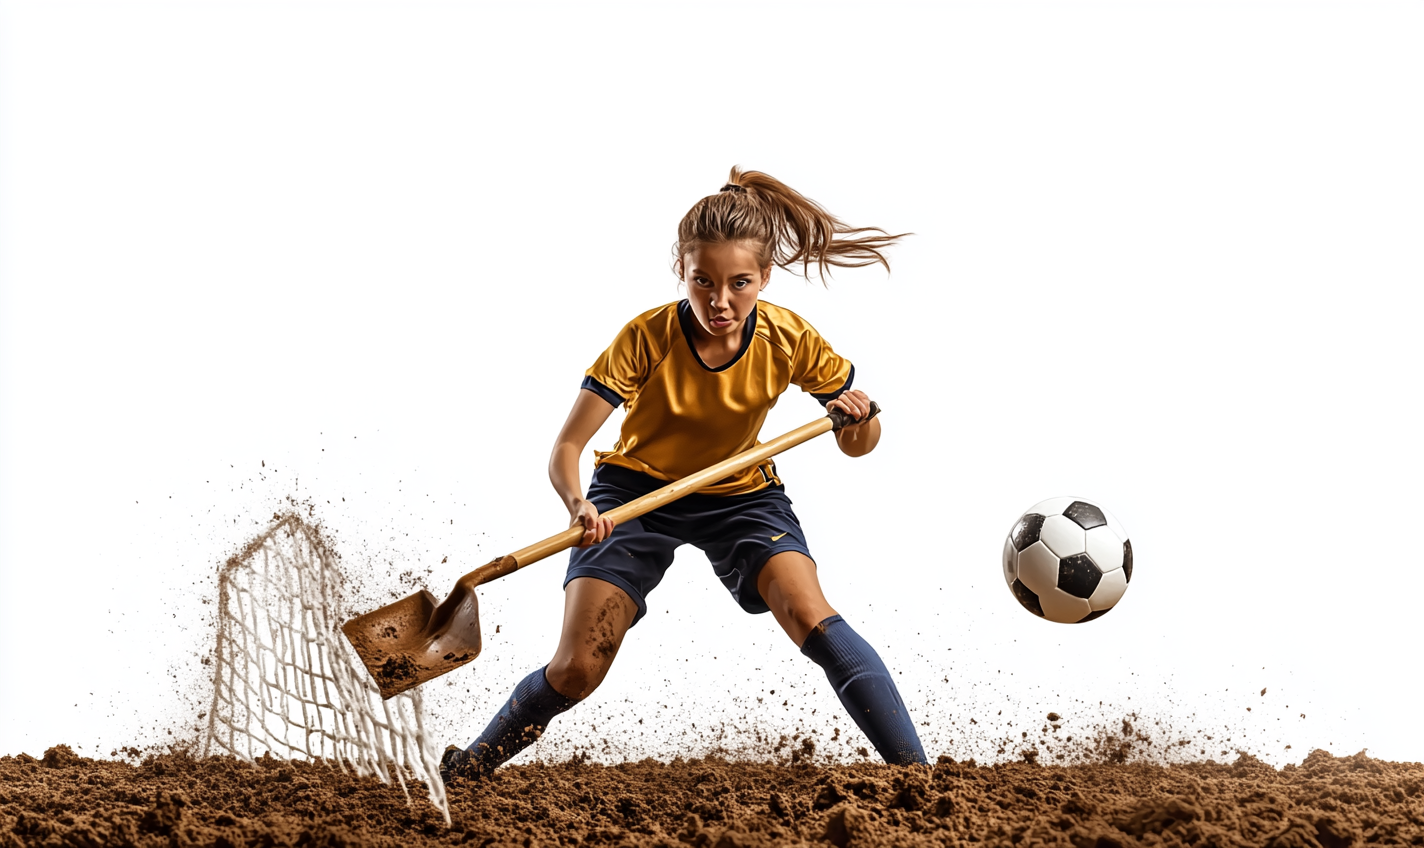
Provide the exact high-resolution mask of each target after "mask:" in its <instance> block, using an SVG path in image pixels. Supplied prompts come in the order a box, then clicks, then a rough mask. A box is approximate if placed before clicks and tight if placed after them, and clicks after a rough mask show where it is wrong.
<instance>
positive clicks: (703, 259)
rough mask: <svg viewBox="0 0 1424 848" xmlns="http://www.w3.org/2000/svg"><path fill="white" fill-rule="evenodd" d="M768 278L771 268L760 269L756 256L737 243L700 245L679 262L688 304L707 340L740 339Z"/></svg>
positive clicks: (769, 266) (768, 266)
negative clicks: (721, 337)
mask: <svg viewBox="0 0 1424 848" xmlns="http://www.w3.org/2000/svg"><path fill="white" fill-rule="evenodd" d="M770 276H771V265H769V264H768V265H767V266H766V267H764V268H763V267H760V266H759V265H758V264H757V255H756V253H754V252H752V251H750V250H747V249H746V248H745V247H743V246H742V245H741V244H739V243H736V242H728V243H726V244H707V245H702V246H700V247H698V248H697V249H696V250H693V251H692V252H691V253H689V254H687V255H686V256H684V257H683V258H682V281H683V283H685V284H686V285H687V301H688V303H689V304H691V305H692V314H693V315H695V316H697V324H698V326H699V327H700V328H701V329H702V331H703V332H704V333H706V334H708V335H710V336H732V337H734V338H741V333H742V327H743V326H744V325H745V324H746V320H747V318H748V316H750V315H751V314H752V309H754V308H755V307H756V302H757V296H758V295H759V294H761V290H762V289H764V288H766V284H767V280H768V278H769V277H770Z"/></svg>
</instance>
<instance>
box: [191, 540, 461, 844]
mask: <svg viewBox="0 0 1424 848" xmlns="http://www.w3.org/2000/svg"><path fill="white" fill-rule="evenodd" d="M342 589H343V586H342V576H341V571H340V569H339V568H337V566H336V561H335V557H334V556H332V554H331V551H330V549H329V548H328V547H327V545H326V543H325V541H324V540H323V539H322V537H321V535H320V534H319V533H318V532H317V531H316V529H315V528H313V527H311V526H310V525H308V524H306V523H305V522H304V521H302V520H301V518H299V517H298V516H296V515H286V516H277V517H276V520H275V522H274V523H273V525H272V527H271V528H269V529H268V530H267V532H266V533H264V534H262V535H261V536H258V537H257V538H256V539H253V540H252V542H251V543H249V544H248V545H247V547H246V548H244V549H243V551H242V552H241V553H240V554H238V555H237V556H235V557H233V558H232V559H230V560H228V562H227V564H226V565H224V566H223V568H222V571H221V572H220V574H219V577H218V628H217V645H216V650H215V651H214V655H213V665H214V674H213V703H212V707H211V709H210V710H209V711H208V729H207V735H206V738H205V740H204V742H203V755H204V756H207V755H208V754H210V753H211V754H222V753H226V754H231V755H233V756H235V757H240V758H242V759H244V760H248V761H251V760H253V759H254V758H256V757H259V756H262V755H263V754H271V755H272V756H274V757H280V758H282V759H305V760H318V761H320V762H323V763H326V764H328V765H330V766H332V767H333V768H339V769H341V770H342V771H343V772H345V771H352V772H355V773H356V774H358V775H362V776H368V777H377V778H379V779H380V780H382V781H385V782H386V783H391V782H395V783H398V784H399V785H400V787H401V789H402V791H404V792H405V795H406V800H407V801H409V800H410V788H409V786H408V781H420V782H422V783H424V784H425V787H426V790H427V792H428V794H429V796H430V802H431V803H432V804H434V805H435V807H436V808H438V809H439V810H440V812H441V813H442V814H443V815H444V817H445V822H446V823H447V824H448V823H449V822H450V809H449V805H448V804H447V802H446V798H445V785H444V783H443V782H442V781H441V779H440V771H439V757H438V755H437V754H436V752H435V749H434V746H433V743H432V742H431V740H430V739H429V738H428V737H427V735H426V733H425V715H424V709H423V707H422V704H421V700H420V690H419V689H416V690H412V691H411V692H407V693H404V694H401V695H397V696H396V697H394V698H391V699H390V700H388V701H383V700H381V696H380V692H379V690H378V689H377V688H376V685H375V682H374V681H372V680H371V677H370V675H369V674H367V672H366V669H365V667H364V666H362V664H361V661H360V659H359V658H358V657H356V656H355V653H354V651H353V650H352V649H351V646H350V645H349V644H348V643H347V641H346V639H345V637H344V636H342V635H341V633H340V630H339V628H340V625H341V622H342V621H345V620H346V618H347V612H348V611H347V610H346V609H345V608H344V606H343V603H342Z"/></svg>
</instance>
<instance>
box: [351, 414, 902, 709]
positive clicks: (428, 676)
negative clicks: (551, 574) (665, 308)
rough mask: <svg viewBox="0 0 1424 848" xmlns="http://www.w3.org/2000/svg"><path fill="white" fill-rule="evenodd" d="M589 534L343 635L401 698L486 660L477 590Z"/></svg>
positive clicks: (835, 425)
mask: <svg viewBox="0 0 1424 848" xmlns="http://www.w3.org/2000/svg"><path fill="white" fill-rule="evenodd" d="M878 412H880V407H879V405H877V404H876V403H874V402H871V404H870V414H869V415H868V416H866V417H865V420H866V421H869V420H870V419H871V418H874V417H875V415H876V414H877V413H878ZM853 423H856V421H855V419H853V418H851V417H850V416H849V415H847V414H845V413H844V412H840V411H835V412H832V413H830V414H829V415H827V416H825V417H824V418H818V419H816V420H815V421H812V422H811V423H810V424H806V425H803V426H801V427H797V428H796V429H795V430H792V431H791V432H790V433H787V434H786V435H784V436H780V437H778V438H776V439H772V440H771V441H769V442H767V443H766V444H763V445H757V446H756V447H754V448H752V449H751V450H746V451H743V452H741V453H739V454H737V455H736V456H734V457H732V458H731V459H726V460H723V461H721V462H719V463H717V464H716V465H713V466H712V467H710V468H707V469H704V470H702V471H699V472H697V473H696V474H692V475H689V476H687V477H684V478H682V479H681V480H678V481H676V482H674V483H669V484H667V485H666V486H663V487H662V488H661V489H658V490H657V491H654V492H649V493H648V494H646V495H643V496H642V497H641V498H638V499H637V500H633V501H629V502H628V503H626V504H623V505H622V506H619V507H616V508H614V509H611V510H609V511H608V512H605V513H602V515H605V516H607V517H609V518H611V519H613V522H614V524H622V523H623V522H625V521H629V520H631V519H634V518H637V517H638V516H640V515H644V514H646V513H649V512H652V511H653V510H655V509H657V508H658V507H660V506H662V505H664V504H668V503H672V502H673V501H675V500H677V499H678V498H680V497H682V496H684V495H690V494H692V493H693V492H696V491H698V490H699V489H703V488H705V487H707V486H709V485H711V484H713V483H716V482H718V481H720V480H724V479H726V478H727V477H729V476H731V475H733V474H735V473H737V472H738V471H741V470H743V469H745V468H750V467H751V466H753V465H756V464H757V463H759V462H761V461H762V460H764V459H767V458H768V457H772V456H775V455H777V454H779V453H781V452H782V451H784V450H786V449H788V448H792V447H795V446H796V445H799V444H801V443H802V442H804V441H806V440H808V439H811V438H814V437H816V436H819V435H821V434H822V433H826V432H829V431H831V430H839V429H841V428H842V427H844V426H846V425H847V424H853ZM583 534H584V528H583V527H570V528H569V529H567V530H565V531H563V532H562V533H558V534H556V535H553V536H550V537H549V538H547V539H545V540H544V541H542V542H538V543H536V544H533V545H530V546H529V547H527V548H521V549H520V550H517V551H515V552H514V553H512V554H508V555H506V556H502V557H499V558H498V559H496V560H494V561H492V562H489V563H486V564H485V565H482V566H480V567H479V568H476V569H475V570H474V571H471V572H470V573H469V574H466V575H465V576H464V577H461V578H460V579H459V581H457V582H456V583H455V589H454V590H453V591H452V592H450V596H449V597H448V598H446V599H445V600H444V601H441V602H440V603H439V604H436V603H435V596H434V595H432V594H430V592H428V591H426V590H424V589H422V590H420V591H419V592H416V593H415V594H414V595H408V596H407V597H404V598H401V599H400V600H399V601H396V602H395V603H393V604H388V605H387V606H384V607H381V608H380V609H378V610H375V611H373V612H368V613H366V614H365V615H361V616H357V617H356V618H353V619H351V620H350V621H348V622H346V623H345V624H343V625H341V632H342V633H345V634H346V638H347V639H348V640H350V642H351V646H352V647H353V648H355V649H356V654H357V656H359V657H360V658H361V662H363V663H365V665H366V670H367V671H369V672H371V676H372V677H373V678H375V680H376V685H377V686H378V687H379V688H380V690H381V698H382V699H386V698H392V697H395V696H396V695H399V694H400V693H402V692H404V691H406V690H407V689H414V688H415V687H416V686H419V685H420V684H422V683H424V682H426V681H427V680H433V679H435V678H437V677H439V676H440V675H442V674H445V673H446V672H449V671H454V670H455V669H457V668H459V667H460V666H462V665H464V664H465V663H467V662H469V661H471V660H473V659H474V658H475V657H477V656H479V655H480V647H481V645H480V608H479V602H478V601H476V600H475V587H476V586H481V585H483V584H485V583H488V582H490V581H491V580H498V579H499V578H501V577H503V576H505V575H506V574H513V573H514V572H515V571H518V570H519V569H521V568H523V567H524V566H526V565H532V564H533V563H536V562H538V561H539V560H541V559H543V558H544V557H547V556H552V555H553V554H556V553H559V552H560V551H564V550H567V549H569V548H571V547H573V546H574V545H577V544H578V543H579V540H580V539H582V538H583Z"/></svg>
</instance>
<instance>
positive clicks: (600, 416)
mask: <svg viewBox="0 0 1424 848" xmlns="http://www.w3.org/2000/svg"><path fill="white" fill-rule="evenodd" d="M612 414H613V404H611V403H609V402H608V401H606V400H604V399H603V398H601V397H599V396H598V395H596V394H594V393H593V392H590V391H585V390H583V389H580V390H579V393H578V398H577V399H575V400H574V408H573V409H572V410H570V411H569V417H568V420H566V421H565V422H564V427H563V429H562V430H560V431H559V436H558V438H557V439H555V440H554V450H553V453H551V454H550V455H549V482H550V483H553V484H554V491H556V492H558V493H559V499H560V500H562V501H563V502H564V506H565V507H567V508H568V510H569V519H570V520H569V526H570V527H573V526H575V525H577V524H582V525H583V526H584V527H586V528H587V530H586V531H585V532H584V534H583V539H582V540H581V541H580V542H579V547H581V548H586V547H588V546H589V545H593V544H597V543H599V542H602V541H603V540H604V539H606V538H608V534H609V533H612V532H613V522H612V521H611V520H610V519H607V518H602V517H600V516H599V514H598V508H597V507H595V506H594V505H593V504H591V503H589V502H588V501H586V500H584V497H583V487H582V485H581V484H580V482H579V456H580V454H582V453H583V449H584V448H585V447H587V446H588V441H589V439H592V438H593V434H594V433H597V432H598V428H599V427H602V426H603V422H605V421H607V420H608V416H609V415H612Z"/></svg>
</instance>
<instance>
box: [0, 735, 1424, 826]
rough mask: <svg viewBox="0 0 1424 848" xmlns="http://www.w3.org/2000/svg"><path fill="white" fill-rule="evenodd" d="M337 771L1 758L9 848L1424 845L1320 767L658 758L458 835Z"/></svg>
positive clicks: (1413, 795) (510, 787)
mask: <svg viewBox="0 0 1424 848" xmlns="http://www.w3.org/2000/svg"><path fill="white" fill-rule="evenodd" d="M411 795H412V797H413V798H414V799H415V800H414V802H413V803H412V804H410V805H407V803H406V798H405V795H404V794H403V793H402V792H401V790H400V788H399V787H396V786H386V785H384V784H381V783H378V782H376V781H374V780H370V779H363V778H356V777H352V776H349V775H345V774H342V773H341V772H340V771H337V770H334V769H332V768H329V767H327V766H326V765H322V764H309V763H287V762H283V761H280V760H264V761H262V762H259V763H258V764H257V765H248V764H245V763H242V762H240V761H237V760H234V759H232V758H228V757H214V758H208V759H193V758H191V757H189V756H187V755H184V754H169V755H164V756H152V757H149V758H147V759H146V760H145V761H144V762H143V763H142V764H141V765H138V766H133V765H129V764H127V763H123V762H115V761H108V760H90V759H85V758H82V757H78V756H76V755H74V754H73V752H71V751H70V750H69V749H68V747H67V746H62V745H61V746H57V747H55V748H51V749H50V750H49V751H46V752H45V755H44V757H43V758H42V759H35V758H34V757H31V756H28V755H25V754H21V755H19V756H15V757H0V846H12V845H66V846H69V845H72V846H91V845H92V846H98V845H119V846H148V845H152V846H159V845H163V846H189V845H192V846H198V845H211V846H224V848H236V846H276V845H301V846H358V845H391V846H395V845H457V844H458V845H463V844H469V845H475V846H481V848H485V847H486V846H493V845H519V846H527V848H532V846H535V845H546V846H550V845H648V846H653V845H662V846H670V847H671V846H677V848H681V846H687V845H690V846H694V848H750V846H769V845H773V844H775V845H785V844H807V845H819V846H825V845H826V844H831V845H834V846H837V848H851V847H852V846H854V848H859V846H866V848H870V846H881V845H907V846H908V845H946V844H967V843H971V842H972V843H978V844H980V845H1004V846H1012V845H1017V846H1035V845H1053V846H1061V848H1131V847H1132V846H1173V845H1204V846H1205V845H1211V846H1235V847H1236V848H1244V846H1256V845H1259V846H1267V847H1268V848H1349V846H1353V845H1363V844H1366V843H1384V844H1398V845H1409V844H1413V845H1424V766H1421V765H1419V764H1417V763H1416V764H1407V763H1389V762H1383V761H1380V760H1374V759H1370V758H1369V757H1367V756H1365V755H1364V754H1363V753H1361V754H1357V755H1355V756H1352V757H1333V756H1331V755H1330V754H1328V753H1326V752H1324V751H1315V752H1313V753H1312V754H1311V755H1310V756H1309V757H1307V758H1306V760H1305V762H1304V763H1303V764H1302V765H1300V766H1299V767H1296V766H1287V767H1286V768H1284V769H1282V770H1280V771H1277V770H1275V769H1273V768H1271V767H1270V766H1267V765H1265V764H1263V763H1261V762H1260V761H1258V760H1255V759H1254V758H1251V757H1249V756H1243V757H1241V758H1239V759H1238V760H1237V761H1236V762H1235V763H1234V764H1233V765H1220V764H1215V763H1199V764H1189V765H1172V766H1156V765H1146V764H1141V763H1137V764H1132V763H1128V764H1119V763H1107V764H1096V765H1073V766H1040V765H1036V764H1033V763H1026V762H1025V763H1014V764H1007V765H996V766H976V765H974V764H973V763H972V762H970V763H954V762H950V761H947V760H946V761H942V762H940V763H939V764H937V765H935V766H932V767H924V766H922V767H914V766H911V767H901V768H897V767H891V766H883V765H855V766H828V767H819V766H813V765H807V764H805V763H804V762H801V763H797V764H789V765H776V764H759V763H733V762H726V761H723V760H690V761H681V760H675V761H673V762H672V763H669V764H663V763H658V762H654V761H651V760H647V761H643V762H639V763H624V764H620V765H616V766H599V765H590V764H586V763H580V762H568V763H562V764H558V765H531V766H522V767H515V768H507V769H504V770H502V771H500V772H499V773H498V774H497V776H496V777H495V778H493V779H492V780H490V781H488V782H485V783H479V784H475V785H473V786H457V787H452V789H451V793H450V810H451V815H452V817H453V819H454V825H453V827H451V828H449V829H446V827H445V826H444V823H443V821H442V820H441V817H440V814H439V813H438V812H437V811H436V810H435V809H434V808H432V807H431V806H430V804H429V803H428V802H426V801H425V800H424V793H423V791H421V790H420V789H419V788H416V787H412V790H411Z"/></svg>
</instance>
